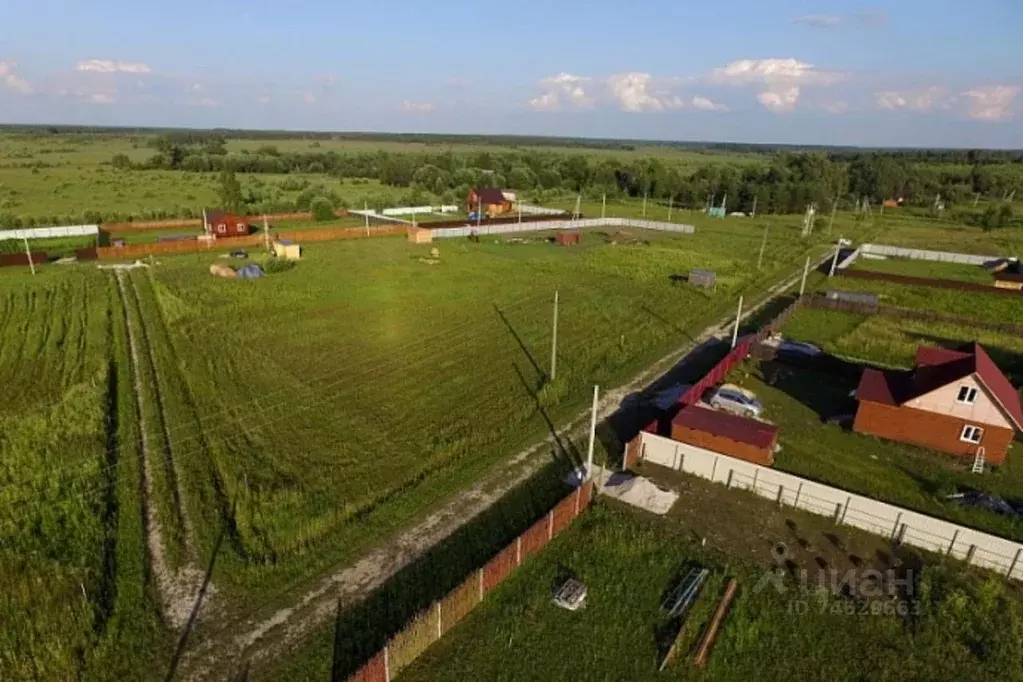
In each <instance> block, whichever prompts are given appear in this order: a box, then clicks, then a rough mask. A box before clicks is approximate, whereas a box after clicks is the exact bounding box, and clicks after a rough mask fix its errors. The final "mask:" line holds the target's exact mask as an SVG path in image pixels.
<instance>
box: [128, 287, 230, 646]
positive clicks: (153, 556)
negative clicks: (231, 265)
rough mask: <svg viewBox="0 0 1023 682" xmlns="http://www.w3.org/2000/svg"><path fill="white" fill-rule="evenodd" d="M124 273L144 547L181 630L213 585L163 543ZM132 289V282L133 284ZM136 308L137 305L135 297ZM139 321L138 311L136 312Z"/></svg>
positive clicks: (169, 615)
mask: <svg viewBox="0 0 1023 682" xmlns="http://www.w3.org/2000/svg"><path fill="white" fill-rule="evenodd" d="M124 276H125V275H124V273H123V272H122V271H120V270H118V271H117V272H116V274H115V277H116V279H117V288H118V292H119V294H120V298H121V303H122V304H123V306H124V308H125V312H126V315H125V319H126V322H127V335H128V351H129V357H128V359H129V363H130V369H131V376H132V383H133V385H134V389H135V390H134V393H135V416H136V419H137V420H138V425H139V435H138V438H139V443H138V445H139V452H140V453H141V459H142V466H141V477H142V486H141V489H142V509H143V529H144V531H145V536H146V545H147V547H148V550H149V561H150V566H151V569H152V576H153V579H154V581H155V583H156V589H157V592H158V594H159V598H160V602H161V606H162V609H163V615H164V618H165V619H166V621H167V622H168V623H170V624H171V625H172V626H173V627H174V628H175V629H177V630H181V629H183V628H184V627H185V626H186V625H187V624H188V622H189V619H190V618H191V616H192V611H193V609H194V608H195V607H196V604H197V601H198V599H200V598H201V597H203V594H204V593H205V594H206V595H207V596H205V599H206V600H207V601H208V600H209V598H210V597H211V596H212V593H213V586H212V585H207V586H205V587H204V585H203V583H204V579H205V573H204V571H203V570H202V569H199V568H197V567H196V566H194V565H190V564H185V565H182V566H181V567H180V568H179V569H178V570H177V571H174V570H172V569H171V567H170V566H169V564H168V561H167V547H166V544H165V540H164V533H163V527H162V526H161V525H160V519H159V515H158V514H157V510H156V506H155V503H154V502H153V499H154V498H155V496H156V495H155V491H154V489H153V469H152V462H151V460H152V458H153V457H154V456H158V455H154V453H153V452H152V451H151V450H152V444H151V443H150V439H149V428H148V424H146V418H145V414H146V410H145V409H144V405H143V400H144V398H143V396H144V395H145V393H144V391H143V388H142V374H141V371H140V368H139V365H140V361H139V355H140V350H139V341H140V331H139V330H138V329H136V328H135V322H134V320H133V315H132V312H131V309H130V308H131V305H132V303H131V299H130V298H129V296H128V292H127V290H126V287H125V286H124ZM132 286H134V283H132ZM135 305H136V306H137V305H138V301H137V298H136V300H135ZM138 312H139V315H140V320H141V311H138Z"/></svg>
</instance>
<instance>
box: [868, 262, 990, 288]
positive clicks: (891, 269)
mask: <svg viewBox="0 0 1023 682" xmlns="http://www.w3.org/2000/svg"><path fill="white" fill-rule="evenodd" d="M853 269H854V270H869V271H871V272H883V273H886V274H891V275H905V276H907V277H929V278H932V279H951V280H956V281H958V282H973V283H974V284H987V285H988V286H993V285H994V276H993V275H992V274H991V273H990V272H988V271H987V270H985V269H984V268H983V267H982V266H980V265H968V264H965V263H941V262H935V261H926V260H910V259H908V258H885V259H877V258H864V257H862V256H861V257H860V258H857V259H856V262H855V263H853Z"/></svg>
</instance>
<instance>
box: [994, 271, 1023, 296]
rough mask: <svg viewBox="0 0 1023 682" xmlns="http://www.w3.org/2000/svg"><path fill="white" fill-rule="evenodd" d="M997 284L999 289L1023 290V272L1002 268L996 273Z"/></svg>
mask: <svg viewBox="0 0 1023 682" xmlns="http://www.w3.org/2000/svg"><path fill="white" fill-rule="evenodd" d="M995 286H996V287H998V288H999V289H1015V290H1016V291H1023V274H1021V273H1016V272H1010V271H1009V270H1002V271H1000V272H996V273H995Z"/></svg>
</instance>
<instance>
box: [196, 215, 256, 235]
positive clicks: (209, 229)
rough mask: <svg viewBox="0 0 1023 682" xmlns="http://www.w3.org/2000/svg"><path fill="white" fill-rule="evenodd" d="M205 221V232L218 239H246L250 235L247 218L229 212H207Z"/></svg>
mask: <svg viewBox="0 0 1023 682" xmlns="http://www.w3.org/2000/svg"><path fill="white" fill-rule="evenodd" d="M205 221H206V224H205V225H203V230H204V231H205V232H206V234H208V235H212V236H214V237H217V238H218V239H223V238H226V237H244V236H246V235H247V234H248V233H249V224H248V222H246V220H245V218H243V217H241V216H237V215H235V214H233V213H228V212H227V211H206V212H205Z"/></svg>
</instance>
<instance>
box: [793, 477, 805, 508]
mask: <svg viewBox="0 0 1023 682" xmlns="http://www.w3.org/2000/svg"><path fill="white" fill-rule="evenodd" d="M801 492H803V482H802V481H800V482H799V487H798V488H796V499H795V501H794V502H793V503H792V506H793V507H795V508H796V509H799V494H800V493H801Z"/></svg>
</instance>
